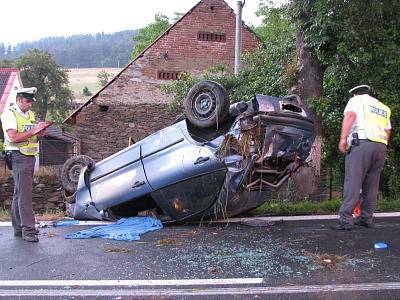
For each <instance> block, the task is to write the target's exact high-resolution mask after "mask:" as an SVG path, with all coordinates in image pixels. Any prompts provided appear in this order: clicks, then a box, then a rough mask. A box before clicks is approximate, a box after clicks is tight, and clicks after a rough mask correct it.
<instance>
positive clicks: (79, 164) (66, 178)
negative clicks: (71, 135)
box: [61, 155, 94, 194]
mask: <svg viewBox="0 0 400 300" xmlns="http://www.w3.org/2000/svg"><path fill="white" fill-rule="evenodd" d="M91 165H94V160H93V159H92V158H90V157H89V156H86V155H78V156H74V157H71V158H70V159H68V160H67V161H66V162H65V163H64V165H63V167H62V170H61V184H62V186H63V188H64V190H65V191H66V192H68V193H69V194H74V193H75V192H76V188H77V186H78V181H79V175H80V173H81V170H82V169H83V168H84V167H86V166H91Z"/></svg>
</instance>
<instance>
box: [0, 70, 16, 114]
mask: <svg viewBox="0 0 400 300" xmlns="http://www.w3.org/2000/svg"><path fill="white" fill-rule="evenodd" d="M18 72H19V71H18V69H11V68H0V112H2V111H3V109H4V106H5V105H6V102H7V98H8V95H9V94H10V91H11V88H12V85H13V83H14V80H15V77H17V75H18Z"/></svg>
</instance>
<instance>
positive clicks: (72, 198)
mask: <svg viewBox="0 0 400 300" xmlns="http://www.w3.org/2000/svg"><path fill="white" fill-rule="evenodd" d="M62 197H63V199H64V200H65V202H67V203H69V204H73V203H75V200H76V198H75V193H73V194H70V193H68V192H67V191H65V190H63V191H62Z"/></svg>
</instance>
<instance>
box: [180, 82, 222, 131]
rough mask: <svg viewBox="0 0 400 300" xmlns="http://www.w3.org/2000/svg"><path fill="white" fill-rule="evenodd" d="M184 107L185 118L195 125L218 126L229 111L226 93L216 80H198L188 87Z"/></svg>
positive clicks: (201, 126)
mask: <svg viewBox="0 0 400 300" xmlns="http://www.w3.org/2000/svg"><path fill="white" fill-rule="evenodd" d="M184 109H185V115H186V117H187V119H188V120H189V122H190V123H192V124H193V125H195V126H196V127H200V128H209V127H218V125H219V124H221V123H223V122H224V121H225V119H226V117H227V115H228V113H229V97H228V93H227V91H226V90H225V88H224V87H223V86H222V85H220V84H219V83H218V82H215V81H211V80H205V81H202V82H199V83H197V84H195V85H194V86H193V87H192V88H191V89H190V91H189V93H188V95H187V97H186V100H185V103H184Z"/></svg>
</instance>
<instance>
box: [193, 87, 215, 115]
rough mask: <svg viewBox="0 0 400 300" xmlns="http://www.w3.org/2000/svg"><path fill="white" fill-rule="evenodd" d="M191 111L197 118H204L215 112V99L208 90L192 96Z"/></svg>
mask: <svg viewBox="0 0 400 300" xmlns="http://www.w3.org/2000/svg"><path fill="white" fill-rule="evenodd" d="M192 103H193V104H192V111H193V113H194V114H195V116H196V118H198V119H199V120H206V119H208V118H210V117H211V116H212V115H213V114H214V113H215V108H216V106H217V100H216V97H215V95H214V93H213V92H212V91H210V90H208V91H202V92H201V93H198V94H197V95H196V96H195V97H194V101H193V102H192Z"/></svg>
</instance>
